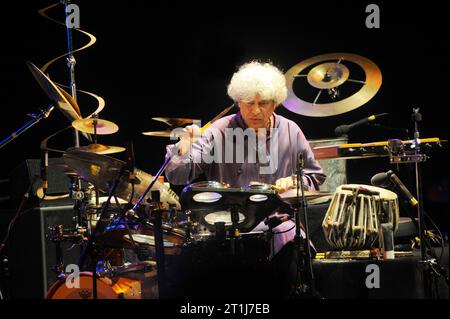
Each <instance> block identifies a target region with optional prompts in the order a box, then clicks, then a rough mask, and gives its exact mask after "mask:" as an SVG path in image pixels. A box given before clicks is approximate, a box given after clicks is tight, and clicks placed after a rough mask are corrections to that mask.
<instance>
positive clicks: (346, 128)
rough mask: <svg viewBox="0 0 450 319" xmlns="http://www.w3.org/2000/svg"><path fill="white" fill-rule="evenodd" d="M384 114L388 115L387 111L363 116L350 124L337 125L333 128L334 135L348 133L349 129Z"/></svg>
mask: <svg viewBox="0 0 450 319" xmlns="http://www.w3.org/2000/svg"><path fill="white" fill-rule="evenodd" d="M385 115H389V113H380V114H376V115H371V116H369V117H365V118H363V119H361V120H359V121H356V122H354V123H352V124H348V125H346V124H344V125H339V126H338V127H336V128H335V129H334V134H336V136H341V135H344V134H346V133H348V132H349V131H350V130H351V129H353V128H355V127H358V126H361V125H364V124H366V123H369V122H373V121H375V120H376V119H377V118H379V117H382V116H385Z"/></svg>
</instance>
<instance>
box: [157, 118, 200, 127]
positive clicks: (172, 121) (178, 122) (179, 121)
mask: <svg viewBox="0 0 450 319" xmlns="http://www.w3.org/2000/svg"><path fill="white" fill-rule="evenodd" d="M152 120H155V121H158V122H164V123H166V124H167V125H169V126H175V127H180V126H183V125H186V124H192V123H194V121H200V120H197V119H188V118H181V117H152Z"/></svg>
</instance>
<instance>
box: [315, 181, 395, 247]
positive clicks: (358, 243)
mask: <svg viewBox="0 0 450 319" xmlns="http://www.w3.org/2000/svg"><path fill="white" fill-rule="evenodd" d="M398 219H399V206H398V199H397V195H396V194H395V193H393V192H391V191H389V190H386V189H383V188H380V187H375V186H370V185H358V184H347V185H341V186H339V187H338V188H337V189H336V191H335V193H334V195H333V198H332V200H331V203H330V206H329V207H328V210H327V213H326V214H325V218H324V220H323V222H322V227H323V232H324V235H325V239H326V240H327V242H328V243H329V244H330V245H331V246H332V247H333V248H334V249H338V250H363V249H370V248H373V247H374V246H375V244H376V242H377V240H378V241H379V242H381V240H382V230H381V224H392V229H393V231H395V230H396V229H397V225H398Z"/></svg>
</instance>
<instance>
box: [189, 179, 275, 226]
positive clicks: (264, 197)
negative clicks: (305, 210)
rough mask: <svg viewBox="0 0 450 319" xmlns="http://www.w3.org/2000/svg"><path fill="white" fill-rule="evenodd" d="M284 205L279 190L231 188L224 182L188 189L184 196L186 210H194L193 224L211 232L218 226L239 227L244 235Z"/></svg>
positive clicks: (259, 185)
mask: <svg viewBox="0 0 450 319" xmlns="http://www.w3.org/2000/svg"><path fill="white" fill-rule="evenodd" d="M281 203H282V202H281V200H280V198H279V197H278V195H277V192H276V190H274V189H272V188H271V187H270V186H267V185H264V184H258V185H255V184H253V185H248V186H246V187H243V188H231V187H229V186H228V185H227V184H224V183H220V182H214V181H207V182H198V183H194V184H190V185H188V186H186V187H185V188H184V189H183V192H182V194H181V204H182V207H183V209H184V210H189V211H190V216H191V219H192V221H194V222H197V223H199V224H201V225H203V226H204V227H206V228H207V229H208V230H209V231H211V232H215V231H216V225H217V223H222V224H224V227H225V229H227V230H228V229H231V227H233V224H235V225H234V226H236V227H237V229H238V230H239V231H240V232H249V231H251V230H252V229H253V228H255V227H256V225H258V224H259V223H260V222H261V221H262V220H264V218H265V217H267V216H269V215H270V214H271V213H272V212H274V211H275V210H276V209H277V208H278V207H279V206H280V205H281ZM233 214H234V215H233ZM233 216H234V217H233Z"/></svg>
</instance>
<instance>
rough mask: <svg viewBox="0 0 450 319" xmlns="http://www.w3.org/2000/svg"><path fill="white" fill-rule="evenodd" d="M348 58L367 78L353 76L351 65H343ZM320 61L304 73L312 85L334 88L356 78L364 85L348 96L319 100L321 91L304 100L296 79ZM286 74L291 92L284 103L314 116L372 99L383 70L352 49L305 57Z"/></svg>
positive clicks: (301, 113)
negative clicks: (325, 100)
mask: <svg viewBox="0 0 450 319" xmlns="http://www.w3.org/2000/svg"><path fill="white" fill-rule="evenodd" d="M331 61H333V62H331ZM347 61H348V62H352V63H354V64H356V65H358V66H359V67H360V68H361V69H363V71H364V73H365V79H350V74H349V71H348V68H347V67H346V66H345V65H344V63H345V62H347ZM322 62H324V63H322ZM317 63H320V64H319V65H317V66H315V67H313V68H312V69H311V70H310V71H309V72H308V74H307V75H305V76H306V78H307V81H308V83H309V84H310V85H311V86H312V87H313V88H317V89H320V90H323V89H329V90H334V89H336V88H337V87H338V86H340V85H342V84H343V83H345V82H356V83H361V84H362V87H361V89H360V90H359V91H357V92H356V93H354V94H353V95H351V96H349V97H347V98H344V99H341V100H339V101H336V102H331V103H323V104H320V103H316V101H317V99H318V97H319V95H320V93H321V91H319V92H318V94H317V96H316V99H315V101H313V102H308V101H304V100H302V99H301V98H300V97H297V96H296V95H295V93H294V91H293V83H294V80H295V79H296V78H298V77H303V75H300V73H301V72H302V71H303V70H305V69H306V68H308V67H310V66H312V65H314V64H317ZM285 77H286V85H287V87H288V96H287V98H286V100H285V101H284V102H283V105H284V107H285V108H287V109H288V110H289V111H291V112H294V113H297V114H300V115H304V116H312V117H326V116H333V115H337V114H342V113H345V112H349V111H351V110H354V109H356V108H358V107H360V106H362V105H364V104H365V103H366V102H368V101H369V100H370V99H372V98H373V97H374V96H375V94H376V93H377V92H378V90H379V88H380V86H381V82H382V77H381V71H380V69H379V68H378V66H377V65H376V64H375V63H373V62H372V61H371V60H369V59H367V58H365V57H362V56H360V55H356V54H351V53H329V54H323V55H318V56H315V57H312V58H309V59H306V60H304V61H302V62H300V63H298V64H296V65H294V66H293V67H291V68H290V69H289V70H288V71H287V72H286V74H285Z"/></svg>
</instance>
